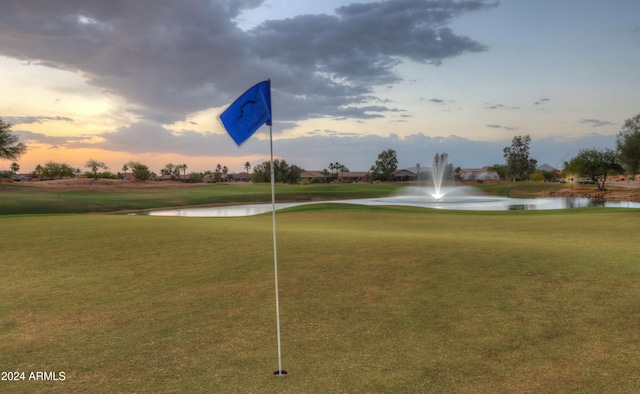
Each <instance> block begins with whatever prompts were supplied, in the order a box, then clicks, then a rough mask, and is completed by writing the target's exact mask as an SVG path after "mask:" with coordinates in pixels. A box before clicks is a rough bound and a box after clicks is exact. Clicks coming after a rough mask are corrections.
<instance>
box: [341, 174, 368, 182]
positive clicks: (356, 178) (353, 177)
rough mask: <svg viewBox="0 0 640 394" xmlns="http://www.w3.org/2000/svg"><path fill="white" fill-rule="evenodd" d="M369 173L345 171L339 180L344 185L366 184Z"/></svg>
mask: <svg viewBox="0 0 640 394" xmlns="http://www.w3.org/2000/svg"><path fill="white" fill-rule="evenodd" d="M368 174H369V173H368V172H362V171H344V172H339V173H338V179H339V180H340V182H342V183H354V182H366V180H367V176H368Z"/></svg>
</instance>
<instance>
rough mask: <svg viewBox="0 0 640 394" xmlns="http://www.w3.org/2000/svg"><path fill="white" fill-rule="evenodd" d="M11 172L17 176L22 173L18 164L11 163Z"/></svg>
mask: <svg viewBox="0 0 640 394" xmlns="http://www.w3.org/2000/svg"><path fill="white" fill-rule="evenodd" d="M11 171H13V172H15V173H16V174H17V173H18V171H20V165H19V164H18V163H16V162H13V163H11Z"/></svg>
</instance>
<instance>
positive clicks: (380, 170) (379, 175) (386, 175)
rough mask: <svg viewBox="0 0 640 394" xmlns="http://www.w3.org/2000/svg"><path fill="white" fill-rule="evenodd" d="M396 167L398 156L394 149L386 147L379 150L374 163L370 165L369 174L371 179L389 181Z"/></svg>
mask: <svg viewBox="0 0 640 394" xmlns="http://www.w3.org/2000/svg"><path fill="white" fill-rule="evenodd" d="M397 169H398V157H397V155H396V151H395V150H393V149H387V150H385V151H382V152H380V154H379V155H378V160H376V164H375V165H374V166H371V169H370V170H369V174H370V177H371V179H372V180H379V181H390V180H391V177H392V176H393V173H394V171H395V170H397Z"/></svg>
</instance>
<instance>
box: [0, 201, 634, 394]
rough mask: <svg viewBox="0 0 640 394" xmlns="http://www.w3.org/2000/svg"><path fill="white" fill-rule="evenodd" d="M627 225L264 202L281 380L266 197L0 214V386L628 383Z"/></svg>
mask: <svg viewBox="0 0 640 394" xmlns="http://www.w3.org/2000/svg"><path fill="white" fill-rule="evenodd" d="M638 234H640V211H638V210H630V209H575V210H567V211H539V212H456V211H445V212H443V211H437V210H428V209H419V208H398V207H364V206H345V205H339V204H318V205H311V206H303V207H298V208H292V209H289V210H285V211H282V212H278V214H277V237H278V264H279V286H280V317H281V328H282V329H281V335H282V336H281V339H282V364H283V369H285V370H286V371H287V372H288V376H286V377H284V378H281V377H274V376H273V375H272V374H273V371H275V370H277V369H278V353H277V337H276V332H277V330H276V318H275V316H276V314H275V292H274V266H273V247H272V222H271V215H270V214H268V215H261V216H254V217H244V218H182V217H151V216H132V215H100V214H60V215H9V216H1V217H0V236H1V237H2V243H1V244H0V256H1V257H0V259H1V260H2V263H1V264H0V278H1V280H2V286H0V300H2V302H0V370H1V371H4V372H14V371H15V372H24V373H25V375H24V377H25V379H24V380H21V379H19V380H17V381H15V380H14V381H8V380H2V381H0V392H2V393H17V392H53V393H80V392H86V393H89V392H91V393H100V392H105V393H110V392H153V393H159V392H210V393H214V392H220V393H223V392H224V393H249V392H252V393H257V392H274V393H275V392H278V393H336V392H344V393H362V392H371V393H376V392H388V393H402V392H406V393H417V392H446V393H453V392H455V393H471V392H474V393H475V392H484V393H514V392H553V393H559V392H576V393H585V392H592V393H605V392H640V329H639V327H640V257H639V256H640V253H639V252H640V243H639V240H638ZM37 371H45V372H56V373H57V375H55V376H57V377H58V378H60V377H61V376H63V377H64V380H61V379H59V380H53V381H52V380H47V381H42V380H29V376H30V373H31V372H37ZM4 376H7V375H6V374H3V377H4ZM17 376H20V375H17ZM50 376H51V375H50Z"/></svg>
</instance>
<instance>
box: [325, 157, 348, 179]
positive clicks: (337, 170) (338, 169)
mask: <svg viewBox="0 0 640 394" xmlns="http://www.w3.org/2000/svg"><path fill="white" fill-rule="evenodd" d="M329 169H330V170H331V171H335V173H336V176H335V179H336V181H339V180H340V172H348V171H349V169H348V168H347V167H345V166H344V165H343V164H340V163H339V162H337V161H336V162H335V163H330V164H329Z"/></svg>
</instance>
